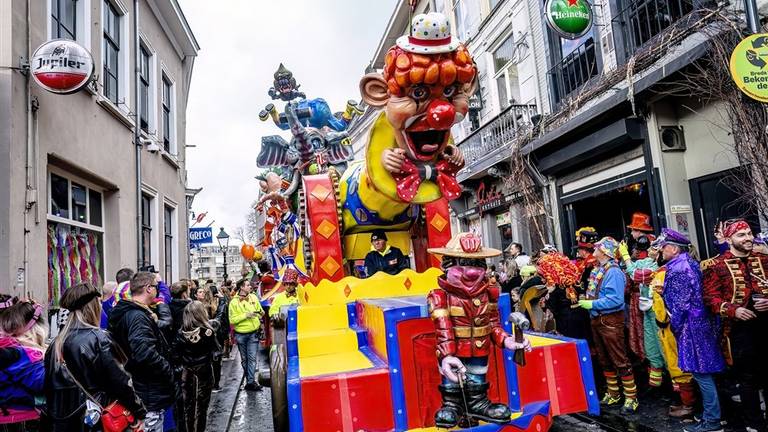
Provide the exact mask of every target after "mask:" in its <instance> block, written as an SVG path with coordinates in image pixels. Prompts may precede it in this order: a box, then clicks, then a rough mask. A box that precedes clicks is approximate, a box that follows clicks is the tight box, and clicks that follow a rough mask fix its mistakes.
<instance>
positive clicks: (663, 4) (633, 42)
mask: <svg viewBox="0 0 768 432" xmlns="http://www.w3.org/2000/svg"><path fill="white" fill-rule="evenodd" d="M714 3H715V2H714V1H710V0H624V3H623V4H624V5H626V7H625V8H624V9H623V10H621V11H620V12H619V13H618V14H616V16H615V17H614V19H613V21H614V22H619V23H620V24H621V26H622V29H623V33H624V47H625V54H626V57H627V58H628V57H630V56H631V55H632V54H634V52H635V51H637V49H638V48H640V47H641V46H643V45H645V44H646V43H648V42H649V41H650V40H651V39H653V38H654V36H656V35H658V34H660V33H661V32H662V31H664V30H665V29H667V28H669V27H670V26H672V25H673V24H675V23H676V22H678V21H680V19H682V18H683V17H685V16H686V15H688V14H689V13H691V12H693V11H694V10H696V9H700V8H703V7H706V6H711V5H713V4H714Z"/></svg>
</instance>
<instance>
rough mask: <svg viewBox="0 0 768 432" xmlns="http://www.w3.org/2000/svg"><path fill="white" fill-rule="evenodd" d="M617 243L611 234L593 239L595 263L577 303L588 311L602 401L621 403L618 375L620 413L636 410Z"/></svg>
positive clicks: (623, 284)
mask: <svg viewBox="0 0 768 432" xmlns="http://www.w3.org/2000/svg"><path fill="white" fill-rule="evenodd" d="M618 248H619V243H618V242H617V241H616V240H615V239H614V238H613V237H603V238H602V239H600V241H598V242H597V243H595V253H594V255H595V259H597V261H598V263H599V266H598V267H595V269H594V270H592V273H591V274H590V277H589V285H588V286H587V292H586V299H583V300H579V302H578V304H579V306H581V307H582V308H584V309H587V310H588V311H589V315H590V317H591V324H592V338H593V340H594V342H595V348H596V350H597V353H598V360H599V362H600V366H601V367H602V369H603V375H604V376H605V380H606V384H607V386H608V391H607V393H606V394H605V397H603V400H602V403H603V404H604V405H607V406H612V405H618V404H619V403H621V394H620V393H619V379H621V384H622V386H621V388H623V390H624V406H623V407H622V408H621V410H622V413H625V414H630V413H634V412H635V411H637V408H638V405H639V404H638V401H637V386H636V385H635V377H634V375H633V373H632V365H631V363H630V362H629V357H628V356H627V349H626V345H625V343H626V341H625V337H624V287H625V283H626V277H625V276H624V273H623V272H622V271H621V269H620V268H619V266H618V264H617V263H616V258H615V257H616V252H617V251H618Z"/></svg>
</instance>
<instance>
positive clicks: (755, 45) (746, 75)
mask: <svg viewBox="0 0 768 432" xmlns="http://www.w3.org/2000/svg"><path fill="white" fill-rule="evenodd" d="M730 66H731V67H730V69H731V78H732V79H733V81H734V82H735V83H736V87H738V88H739V90H741V91H742V92H744V94H746V95H747V96H749V97H750V98H752V99H755V100H758V101H760V102H768V33H759V34H753V35H751V36H747V37H746V38H744V39H743V40H742V41H741V42H739V44H738V45H736V48H734V50H733V52H732V53H731V64H730Z"/></svg>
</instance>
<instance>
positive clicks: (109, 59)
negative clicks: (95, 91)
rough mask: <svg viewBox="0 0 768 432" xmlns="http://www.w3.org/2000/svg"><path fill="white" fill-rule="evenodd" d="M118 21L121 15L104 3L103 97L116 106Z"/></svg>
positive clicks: (107, 3)
mask: <svg viewBox="0 0 768 432" xmlns="http://www.w3.org/2000/svg"><path fill="white" fill-rule="evenodd" d="M120 21H121V15H120V14H119V13H118V12H117V10H116V9H115V6H113V5H112V3H110V2H109V1H108V0H105V1H104V50H103V57H104V60H103V63H104V96H106V97H107V99H109V100H111V101H112V102H113V103H115V104H117V103H118V101H119V98H120V96H121V94H120V91H119V88H118V82H119V81H120V72H119V68H120Z"/></svg>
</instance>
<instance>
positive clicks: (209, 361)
mask: <svg viewBox="0 0 768 432" xmlns="http://www.w3.org/2000/svg"><path fill="white" fill-rule="evenodd" d="M183 316H184V318H183V324H182V326H181V329H179V333H178V334H177V335H176V338H175V339H174V342H173V352H174V353H175V355H176V356H177V357H178V358H179V361H180V363H181V365H182V367H183V371H182V375H181V383H182V384H181V387H182V392H181V393H182V397H183V399H184V426H185V428H186V431H187V432H203V431H205V426H206V423H207V419H208V417H207V414H208V405H209V404H210V402H211V391H212V390H213V380H214V376H213V354H214V352H216V351H219V344H218V341H217V340H216V330H215V328H214V327H216V326H217V325H218V323H217V322H216V321H214V320H211V321H209V320H208V312H207V311H206V307H205V306H204V305H203V303H201V302H199V301H193V302H191V303H190V304H189V305H187V307H186V308H184V315H183Z"/></svg>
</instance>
